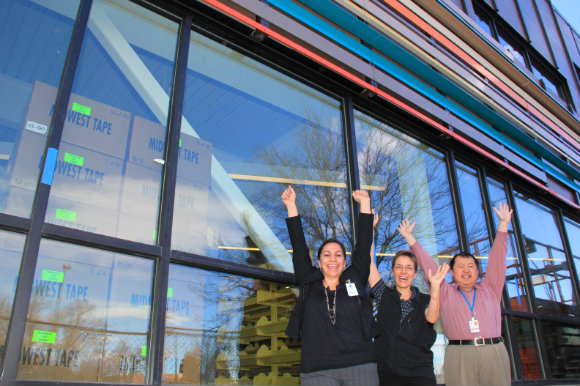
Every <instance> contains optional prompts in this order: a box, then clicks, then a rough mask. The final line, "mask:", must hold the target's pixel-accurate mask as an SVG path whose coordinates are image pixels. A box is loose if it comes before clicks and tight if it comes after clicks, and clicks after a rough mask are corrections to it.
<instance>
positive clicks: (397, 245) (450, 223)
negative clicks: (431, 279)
mask: <svg viewBox="0 0 580 386" xmlns="http://www.w3.org/2000/svg"><path fill="white" fill-rule="evenodd" d="M355 130H356V143H357V147H358V148H357V154H358V165H359V175H360V178H361V182H360V184H361V188H362V189H366V190H368V191H369V192H370V193H371V206H372V208H374V209H375V211H376V212H377V213H378V214H379V215H380V221H379V224H378V225H377V227H376V229H375V253H376V259H377V266H378V268H379V271H380V272H381V276H383V279H384V280H385V281H386V282H387V284H388V285H393V284H394V280H393V277H392V274H391V260H392V257H393V256H394V254H395V253H396V252H397V251H398V250H400V249H408V248H409V247H408V245H407V244H406V242H405V240H404V239H403V238H402V237H401V236H400V235H399V232H397V225H399V223H400V222H401V220H403V219H404V218H409V219H410V220H417V225H416V227H415V231H414V234H415V236H416V237H417V239H418V240H419V241H420V242H421V245H423V247H424V248H425V249H426V250H427V251H428V252H429V253H431V254H432V255H436V257H437V258H439V259H442V258H443V259H449V258H450V257H451V256H452V254H453V252H454V251H457V248H458V239H457V230H456V229H457V228H456V226H455V217H454V214H453V205H452V202H451V193H450V190H449V182H448V179H447V168H446V166H445V162H444V159H443V155H442V154H441V153H439V152H437V151H435V150H433V149H431V148H429V147H427V146H426V145H424V144H422V143H420V142H418V141H416V140H414V139H412V138H411V137H409V136H406V135H404V134H402V133H401V132H399V131H396V130H395V129H393V128H392V127H390V126H388V125H386V124H384V123H381V122H379V121H377V120H375V119H373V118H371V117H369V116H368V115H365V114H363V113H361V112H358V111H355ZM414 285H415V286H417V287H418V288H419V289H421V291H423V292H428V290H427V287H426V285H425V282H424V280H423V272H422V271H421V270H419V272H418V277H417V279H415V281H414ZM436 330H437V333H438V334H437V340H436V342H435V344H434V345H433V347H432V348H431V350H432V351H433V354H434V369H435V376H436V377H437V381H438V382H440V383H441V382H443V380H444V379H443V357H444V355H445V346H446V341H445V338H444V336H443V332H442V330H441V327H440V324H439V323H437V324H436Z"/></svg>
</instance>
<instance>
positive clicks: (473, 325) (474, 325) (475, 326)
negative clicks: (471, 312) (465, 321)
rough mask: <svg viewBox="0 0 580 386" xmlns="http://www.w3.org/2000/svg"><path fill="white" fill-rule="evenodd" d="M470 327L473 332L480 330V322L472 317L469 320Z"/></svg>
mask: <svg viewBox="0 0 580 386" xmlns="http://www.w3.org/2000/svg"><path fill="white" fill-rule="evenodd" d="M469 329H470V330H471V332H479V322H478V321H477V319H475V318H471V320H470V321H469Z"/></svg>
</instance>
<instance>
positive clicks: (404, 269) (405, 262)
mask: <svg viewBox="0 0 580 386" xmlns="http://www.w3.org/2000/svg"><path fill="white" fill-rule="evenodd" d="M393 276H395V284H396V285H397V287H398V288H410V287H411V285H412V284H413V280H414V279H415V278H416V277H417V271H416V269H415V263H414V262H413V260H411V258H410V257H409V256H405V255H401V256H399V257H398V258H397V260H395V265H394V266H393Z"/></svg>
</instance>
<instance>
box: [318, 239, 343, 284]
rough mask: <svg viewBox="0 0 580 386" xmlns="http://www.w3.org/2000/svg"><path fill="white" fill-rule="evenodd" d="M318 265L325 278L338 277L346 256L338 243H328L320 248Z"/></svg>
mask: <svg viewBox="0 0 580 386" xmlns="http://www.w3.org/2000/svg"><path fill="white" fill-rule="evenodd" d="M318 267H319V268H320V269H321V270H322V273H323V274H324V277H325V278H329V279H335V278H338V277H340V275H341V274H342V271H344V268H345V267H346V256H344V251H343V250H342V247H341V246H340V244H338V243H328V244H326V245H325V246H324V248H322V251H321V253H320V258H319V259H318Z"/></svg>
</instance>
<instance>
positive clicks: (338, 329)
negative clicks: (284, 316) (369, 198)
mask: <svg viewBox="0 0 580 386" xmlns="http://www.w3.org/2000/svg"><path fill="white" fill-rule="evenodd" d="M372 221H373V215H371V214H362V213H361V214H360V215H359V238H358V241H357V245H356V246H355V248H354V251H353V254H352V264H351V265H350V266H349V267H348V268H347V269H346V270H345V271H344V272H343V273H342V275H341V277H340V283H339V285H338V286H337V287H336V293H335V296H336V323H335V324H333V323H332V322H331V320H330V316H329V313H328V307H327V302H326V295H325V293H324V292H325V289H324V286H323V284H322V279H324V276H323V274H322V272H321V271H320V270H319V269H318V268H317V267H315V266H313V265H312V261H311V260H310V252H309V250H308V247H307V245H306V241H305V239H304V232H303V230H302V222H301V219H300V216H296V217H291V218H288V219H286V223H287V225H288V233H289V234H290V241H291V243H292V248H293V254H292V262H293V264H294V273H295V275H296V281H297V282H298V284H300V286H301V295H300V298H299V299H298V303H297V305H296V308H295V310H294V313H293V315H292V318H291V322H290V323H289V329H288V330H287V333H288V336H290V337H297V336H298V335H300V337H301V339H302V354H301V362H300V371H301V372H303V373H309V372H313V371H319V370H328V369H337V368H343V367H348V366H355V365H359V364H364V363H374V362H376V355H375V352H374V348H373V344H372V341H371V337H370V336H369V335H370V334H369V328H367V327H368V324H367V322H369V323H370V322H371V321H372V307H371V305H370V302H369V301H368V299H366V297H365V296H364V295H365V294H364V289H365V286H364V285H363V283H366V282H367V281H368V275H369V269H370V268H369V267H370V246H371V243H372ZM347 281H351V282H352V283H354V284H355V285H356V287H357V292H358V296H349V294H348V291H347V288H346V282H347ZM328 300H329V302H330V301H332V299H331V297H329V299H328ZM330 306H331V307H332V304H331V305H330ZM293 318H295V319H297V320H298V323H297V324H294V323H292V319H293ZM290 325H292V328H290Z"/></svg>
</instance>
